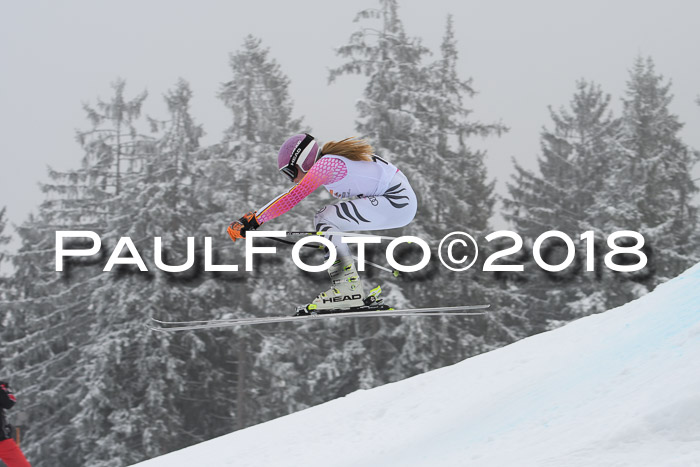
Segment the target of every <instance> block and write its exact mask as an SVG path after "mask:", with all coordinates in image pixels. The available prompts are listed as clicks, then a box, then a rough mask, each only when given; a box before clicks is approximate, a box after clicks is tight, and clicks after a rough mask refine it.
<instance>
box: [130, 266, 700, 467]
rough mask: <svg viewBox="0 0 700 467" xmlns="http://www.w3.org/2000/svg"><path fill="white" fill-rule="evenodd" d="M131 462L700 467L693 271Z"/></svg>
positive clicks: (699, 310)
mask: <svg viewBox="0 0 700 467" xmlns="http://www.w3.org/2000/svg"><path fill="white" fill-rule="evenodd" d="M404 319H411V318H404ZM138 465H139V466H142V467H180V466H182V467H184V466H188V467H189V466H240V467H242V466H265V467H270V466H304V467H313V466H323V467H327V466H334V467H338V466H470V467H484V466H489V467H506V466H518V467H520V466H552V467H559V466H566V467H570V466H571V467H575V466H596V467H602V466H615V467H622V466H635V467H640V466H653V467H660V466H679V467H680V466H683V467H688V466H700V264H698V265H696V266H695V267H693V268H691V269H690V270H688V271H687V272H685V273H684V274H682V275H681V276H679V277H677V278H676V279H674V280H672V281H670V282H668V283H666V284H664V285H662V286H660V287H658V288H657V289H656V290H655V291H654V292H652V293H650V294H648V295H646V296H645V297H643V298H641V299H639V300H636V301H634V302H632V303H629V304H627V305H625V306H623V307H620V308H617V309H614V310H610V311H608V312H606V313H603V314H600V315H595V316H590V317H587V318H584V319H581V320H578V321H576V322H574V323H571V324H569V325H567V326H564V327H562V328H559V329H557V330H554V331H551V332H548V333H544V334H540V335H537V336H534V337H531V338H528V339H524V340H522V341H520V342H517V343H515V344H512V345H509V346H507V347H505V348H502V349H499V350H496V351H493V352H489V353H486V354H483V355H479V356H477V357H474V358H470V359H468V360H465V361H463V362H461V363H459V364H457V365H453V366H451V367H447V368H443V369H440V370H436V371H432V372H429V373H426V374H423V375H420V376H416V377H414V378H410V379H407V380H404V381H400V382H398V383H394V384H388V385H385V386H382V387H379V388H375V389H372V390H368V391H358V392H355V393H353V394H350V395H348V396H347V397H344V398H341V399H337V400H334V401H331V402H328V403H326V404H323V405H320V406H317V407H313V408H311V409H308V410H304V411H302V412H298V413H295V414H292V415H289V416H287V417H283V418H280V419H277V420H273V421H271V422H268V423H264V424H261V425H258V426H254V427H251V428H248V429H246V430H242V431H238V432H235V433H232V434H230V435H226V436H222V437H220V438H217V439H214V440H211V441H208V442H205V443H201V444H199V445H196V446H192V447H190V448H187V449H183V450H181V451H177V452H174V453H171V454H168V455H165V456H162V457H159V458H155V459H151V460H149V461H146V462H143V463H140V464H138Z"/></svg>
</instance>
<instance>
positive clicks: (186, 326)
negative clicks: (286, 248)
mask: <svg viewBox="0 0 700 467" xmlns="http://www.w3.org/2000/svg"><path fill="white" fill-rule="evenodd" d="M488 307H489V305H466V306H451V307H436V308H412V309H410V308H409V309H399V310H395V309H392V308H388V307H384V309H382V308H379V307H378V308H377V309H361V310H355V311H353V310H318V311H317V312H315V313H312V314H309V315H302V316H270V317H263V318H255V317H251V318H231V319H212V320H202V321H161V320H159V319H155V318H151V324H150V325H149V326H148V327H149V328H150V329H151V330H153V331H161V332H175V331H191V330H195V329H217V328H228V327H235V326H249V325H255V324H271V323H288V322H304V321H309V320H319V319H325V318H377V317H394V316H414V317H415V316H479V315H484V314H486V311H484V310H486V309H487V308H488Z"/></svg>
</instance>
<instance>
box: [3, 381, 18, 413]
mask: <svg viewBox="0 0 700 467" xmlns="http://www.w3.org/2000/svg"><path fill="white" fill-rule="evenodd" d="M15 402H17V399H15V396H14V394H12V390H10V386H9V385H8V384H7V383H5V382H4V381H0V408H3V409H11V408H12V406H14V405H15Z"/></svg>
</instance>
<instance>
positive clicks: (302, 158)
mask: <svg viewBox="0 0 700 467" xmlns="http://www.w3.org/2000/svg"><path fill="white" fill-rule="evenodd" d="M318 152H319V147H318V144H317V143H316V140H315V139H314V137H313V136H311V135H310V134H308V133H302V134H299V135H294V136H292V137H291V138H289V139H287V141H285V142H284V144H282V147H280V151H279V153H278V154H277V166H278V167H279V169H280V172H282V173H284V174H285V175H287V176H288V177H289V178H290V179H292V180H294V178H295V177H296V176H297V173H298V172H297V167H296V166H297V164H298V165H299V167H301V170H303V171H304V172H308V171H309V169H310V168H311V166H312V165H314V162H316V156H317V155H318Z"/></svg>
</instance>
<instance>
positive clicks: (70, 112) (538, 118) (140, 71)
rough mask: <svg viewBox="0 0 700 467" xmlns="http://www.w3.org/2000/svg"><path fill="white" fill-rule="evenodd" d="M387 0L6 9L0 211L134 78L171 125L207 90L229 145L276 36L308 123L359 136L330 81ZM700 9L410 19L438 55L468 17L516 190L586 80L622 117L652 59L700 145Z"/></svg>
mask: <svg viewBox="0 0 700 467" xmlns="http://www.w3.org/2000/svg"><path fill="white" fill-rule="evenodd" d="M376 4H377V3H376V2H375V1H374V0H362V1H354V2H350V1H346V2H338V1H327V0H326V1H323V0H297V1H295V2H282V1H275V2H270V1H268V2H252V1H250V2H237V1H223V0H222V1H211V0H207V1H201V0H200V1H196V2H195V1H172V0H151V1H134V0H120V1H111V2H107V1H104V2H95V1H88V0H80V1H78V0H70V1H61V2H52V1H41V2H40V1H26V2H17V1H10V0H2V1H1V2H0V5H1V6H2V12H3V13H2V16H1V17H0V44H1V45H0V67H1V68H0V154H1V155H2V164H1V165H0V206H2V205H6V206H7V208H8V214H9V218H10V220H11V221H12V222H13V223H20V222H21V221H22V220H23V219H25V218H26V216H27V214H28V213H29V212H30V211H32V210H34V209H35V208H36V206H37V205H38V204H39V203H40V202H41V200H42V194H41V192H40V190H39V187H38V182H39V181H42V180H46V166H47V165H51V166H53V167H56V168H59V169H66V168H70V167H77V166H78V164H79V161H80V158H81V156H82V153H81V150H80V148H79V146H78V144H77V143H76V142H75V140H74V130H75V129H76V128H83V129H84V128H87V127H88V122H87V121H86V119H85V117H84V112H83V110H82V109H81V102H90V103H94V102H95V99H96V97H98V96H100V97H103V98H108V97H109V96H110V92H111V90H110V87H109V83H110V82H112V81H113V80H114V79H115V78H116V77H123V78H125V79H126V80H127V95H128V96H133V95H135V94H136V93H138V92H140V91H142V90H143V89H147V90H148V91H149V94H150V96H149V99H148V100H147V101H146V105H145V113H147V114H149V115H152V116H155V117H162V116H164V115H165V107H164V104H163V102H162V97H161V96H162V94H163V93H164V92H165V91H166V90H167V89H168V88H170V87H172V86H173V85H174V84H175V82H176V80H177V78H178V77H183V78H185V79H186V80H188V81H189V82H190V84H191V86H192V88H193V91H194V100H193V114H194V116H195V118H196V119H197V121H198V122H199V123H202V124H203V125H204V128H205V130H206V131H207V133H208V135H207V137H206V138H205V140H204V143H205V144H209V143H213V142H216V141H218V140H219V138H220V136H221V132H222V130H223V129H224V128H225V127H226V126H227V125H229V124H230V120H231V116H230V114H229V112H228V110H226V109H225V108H224V106H223V103H222V102H221V101H219V100H218V99H217V98H216V93H217V91H218V89H219V86H220V83H222V82H224V81H227V80H228V79H229V78H230V70H229V66H228V54H229V53H230V52H233V51H235V50H236V49H238V48H239V47H240V46H241V44H242V40H243V37H244V36H245V35H247V34H249V33H251V34H253V35H255V36H258V37H260V38H262V39H263V42H264V44H265V45H266V46H268V47H269V48H270V49H271V55H272V56H273V57H274V58H275V59H276V60H277V61H278V62H279V63H280V65H281V67H282V70H283V71H284V72H285V73H286V74H287V75H288V76H289V77H290V79H291V93H292V97H293V99H294V102H295V111H296V114H297V115H304V116H305V122H306V123H307V124H309V126H310V127H311V128H313V131H314V135H316V136H317V137H318V138H319V139H321V140H330V139H334V138H341V137H345V136H349V135H353V134H355V132H354V125H353V121H354V118H355V107H354V103H355V100H356V99H357V98H358V97H359V96H360V94H361V91H362V86H363V80H362V79H360V78H356V77H351V78H347V77H344V78H341V79H340V80H339V81H338V82H337V83H335V84H333V85H331V86H328V85H327V84H326V83H327V69H328V68H331V67H334V66H336V65H338V64H339V60H338V59H337V58H336V56H335V54H334V52H333V48H334V47H338V46H340V45H343V44H344V43H346V41H347V39H348V36H349V35H350V34H351V32H352V31H354V30H355V28H356V27H357V24H355V23H353V22H352V19H353V18H354V15H355V13H356V12H357V11H359V10H360V9H362V8H365V7H374V6H376ZM698 5H700V4H698V3H697V2H691V1H679V0H676V1H663V2H662V1H655V2H652V1H631V0H630V1H615V2H610V1H598V0H595V1H586V2H581V1H575V2H574V1H571V2H565V1H554V0H552V1H543V0H537V1H533V0H529V1H527V2H520V1H508V2H506V1H498V2H494V1H488V2H487V1H482V2H474V1H446V0H431V1H430V2H419V1H403V2H401V11H400V14H401V17H402V18H403V20H404V24H405V27H406V29H407V32H408V33H409V34H410V35H418V36H421V37H422V38H423V40H424V43H425V44H426V45H427V46H429V47H431V48H432V49H433V50H435V51H437V46H438V45H439V43H440V40H441V37H442V34H443V28H444V24H445V17H446V15H447V14H448V13H452V14H453V15H454V22H455V27H456V36H457V40H458V41H459V49H460V53H461V56H460V69H461V71H462V76H463V77H468V76H471V77H473V78H474V86H475V88H476V89H477V90H478V91H479V92H480V94H479V95H478V96H477V97H476V98H475V99H474V100H473V101H472V102H470V103H469V105H470V106H471V107H472V108H474V109H475V113H474V115H475V117H476V118H478V119H480V120H484V121H494V120H499V119H500V120H502V121H503V123H505V124H506V125H508V126H509V127H511V131H510V133H508V134H506V135H505V136H503V137H501V138H500V139H497V138H491V139H488V140H483V141H480V140H477V141H474V143H473V145H474V146H476V147H480V148H485V149H487V150H488V153H489V158H488V161H487V165H488V167H489V170H490V176H491V177H492V178H493V177H495V178H497V180H498V185H497V186H498V190H499V192H500V193H504V181H505V180H507V179H508V177H509V175H510V167H511V163H510V158H511V157H515V158H517V159H518V160H519V161H521V162H522V163H523V164H525V165H526V166H530V167H532V166H533V164H534V160H535V157H536V155H537V152H538V150H539V132H540V129H541V127H542V126H543V125H549V119H548V112H547V106H548V105H552V106H554V107H560V106H562V105H565V104H567V103H568V101H569V99H570V98H571V96H572V94H573V91H574V83H575V80H576V79H578V78H581V77H585V78H587V79H591V80H594V81H596V82H598V83H600V84H601V85H602V86H603V89H604V90H605V91H606V92H608V93H611V94H612V95H613V98H614V109H615V110H619V107H620V106H619V97H621V95H622V91H623V89H624V86H625V81H626V79H627V73H628V69H629V68H630V67H631V65H632V62H633V60H634V58H635V56H636V55H638V54H642V55H645V56H646V55H650V56H652V58H653V59H654V60H655V62H656V65H657V70H658V71H660V72H661V73H663V74H664V76H666V77H667V78H672V79H673V83H674V84H673V87H672V90H673V93H674V95H675V100H674V102H673V104H672V110H673V111H674V112H675V113H676V114H678V115H679V116H680V119H681V121H683V122H685V123H686V127H685V129H684V132H683V136H684V138H685V141H686V142H687V143H689V144H690V145H691V146H693V147H695V148H700V132H698V128H699V127H700V107H698V106H697V105H696V104H695V102H694V101H695V99H696V97H697V96H698V95H699V94H700V54H698V51H697V47H698V45H699V44H700V28H698V27H697V24H698V23H697V22H698V19H699V18H700V14H699V13H700V6H698ZM280 143H281V141H280ZM274 156H275V155H274V154H271V155H270V157H271V158H274ZM399 164H400V162H399ZM695 174H696V176H698V177H700V170H698V169H697V168H696V171H695ZM273 195H274V194H273V193H271V194H270V196H273ZM261 201H262V200H261ZM230 214H231V215H230V216H229V217H232V218H233V217H235V215H237V214H240V213H230ZM222 221H227V220H226V219H222ZM500 223H502V221H501V220H498V219H497V220H496V224H497V225H498V224H500Z"/></svg>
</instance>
